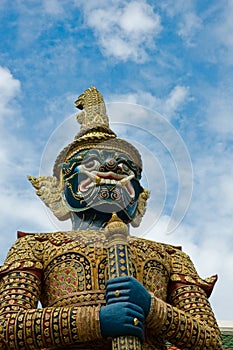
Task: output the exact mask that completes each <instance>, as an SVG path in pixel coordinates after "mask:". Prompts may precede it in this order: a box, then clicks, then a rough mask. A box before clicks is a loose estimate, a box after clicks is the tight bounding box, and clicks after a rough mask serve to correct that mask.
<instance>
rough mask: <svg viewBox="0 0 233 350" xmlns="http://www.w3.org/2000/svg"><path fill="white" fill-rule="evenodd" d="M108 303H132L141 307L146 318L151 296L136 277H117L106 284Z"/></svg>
mask: <svg viewBox="0 0 233 350" xmlns="http://www.w3.org/2000/svg"><path fill="white" fill-rule="evenodd" d="M106 301H107V304H108V305H111V304H114V303H118V302H130V303H133V304H135V305H138V306H139V307H141V308H142V309H143V311H144V316H145V318H146V317H147V316H148V314H149V311H150V306H151V295H150V293H148V291H147V290H146V288H145V287H144V286H143V285H142V284H141V283H140V282H139V281H138V280H136V279H135V278H134V277H129V276H126V277H117V278H113V279H111V280H109V281H108V282H107V284H106Z"/></svg>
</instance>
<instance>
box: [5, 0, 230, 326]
mask: <svg viewBox="0 0 233 350" xmlns="http://www.w3.org/2000/svg"><path fill="white" fill-rule="evenodd" d="M232 31H233V2H232V1H230V0H222V1H217V0H212V1H211V2H210V1H208V2H207V1H206V2H204V1H201V0H199V1H198V0H197V1H195V0H192V1H191V0H176V1H175V2H174V1H171V0H164V1H146V0H141V1H140V0H135V1H131V0H129V1H123V0H118V1H113V0H99V1H98V2H97V1H94V0H89V1H82V0H70V1H62V0H40V1H39V0H30V1H29V0H15V1H14V2H12V1H7V0H1V2H0V161H1V172H0V210H1V222H0V247H1V248H0V263H1V264H2V263H3V261H4V259H5V257H6V254H7V251H8V250H9V248H10V246H11V245H12V244H13V243H14V241H15V240H16V231H17V230H22V231H25V232H50V231H57V230H59V229H60V230H61V229H69V227H70V226H69V223H66V222H65V223H59V222H58V221H56V220H55V219H54V218H53V217H52V214H50V213H49V212H48V210H46V208H45V207H44V205H43V203H42V202H41V201H40V199H39V198H37V197H36V195H35V193H34V190H33V188H32V187H31V185H30V183H29V182H28V180H27V175H34V176H38V174H41V175H52V173H51V172H52V165H53V162H54V160H55V158H56V156H57V155H58V153H59V152H60V150H61V149H62V148H63V147H64V146H65V145H67V144H68V143H69V142H71V141H72V140H73V138H74V136H75V135H76V133H77V132H78V130H79V126H78V124H77V122H76V121H75V114H76V112H77V110H76V109H75V107H74V101H75V100H76V99H77V97H78V96H79V95H80V94H81V93H82V92H83V91H84V90H86V89H87V88H89V87H90V86H93V85H94V86H96V87H97V88H98V90H99V91H100V92H101V93H102V95H103V96H104V99H105V102H106V106H107V110H108V114H109V118H110V121H111V126H112V129H114V131H116V132H117V134H118V136H120V137H122V138H125V139H127V140H129V141H130V142H132V143H134V144H135V145H136V147H138V148H139V149H140V152H141V153H142V156H143V161H144V175H143V180H142V181H143V185H144V186H145V187H147V188H149V189H150V190H151V198H150V200H149V202H148V209H147V213H146V214H145V218H144V221H143V222H142V226H140V227H139V228H138V229H133V230H132V234H135V235H138V236H143V237H144V238H148V239H152V240H156V241H160V242H164V243H169V244H174V245H177V246H182V248H183V250H184V251H185V252H186V253H187V254H189V255H190V257H191V259H192V261H193V262H194V264H195V266H196V268H197V271H198V273H199V274H200V276H201V277H203V278H206V277H209V276H211V275H213V274H218V282H217V284H216V286H215V288H214V291H213V294H212V296H211V298H210V302H211V305H212V307H213V310H214V312H215V315H216V318H217V319H218V320H232V319H233V305H232V291H231V289H232V287H233V274H232V270H233V253H232V251H233V239H232V226H233V225H232V224H233V214H232V213H233V180H232V179H233V166H232V164H233V121H232V118H233V116H232V111H233V99H232V95H233V65H232V62H233V37H232Z"/></svg>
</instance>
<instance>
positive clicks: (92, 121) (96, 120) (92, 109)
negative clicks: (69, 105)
mask: <svg viewBox="0 0 233 350" xmlns="http://www.w3.org/2000/svg"><path fill="white" fill-rule="evenodd" d="M75 106H76V107H77V108H78V109H80V110H81V111H82V112H81V113H79V114H77V120H78V122H79V123H80V124H81V129H80V131H81V133H82V134H83V133H86V132H87V131H88V130H90V129H95V128H100V127H101V128H104V129H109V119H108V116H107V113H106V107H105V103H104V99H103V97H102V95H101V93H100V92H99V91H98V90H97V89H96V88H95V87H94V86H91V87H90V88H89V89H87V90H85V91H84V92H83V93H82V94H81V95H80V96H79V97H78V99H77V100H76V101H75ZM79 136H80V135H79Z"/></svg>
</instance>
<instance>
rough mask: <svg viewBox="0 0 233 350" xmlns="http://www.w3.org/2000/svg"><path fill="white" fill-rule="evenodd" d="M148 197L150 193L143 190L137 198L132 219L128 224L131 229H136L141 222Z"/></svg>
mask: <svg viewBox="0 0 233 350" xmlns="http://www.w3.org/2000/svg"><path fill="white" fill-rule="evenodd" d="M149 197H150V191H148V190H146V189H145V188H143V191H142V192H141V193H140V195H139V197H138V207H137V211H136V215H135V217H134V219H133V220H132V221H131V222H130V224H131V225H132V226H133V227H138V226H139V225H140V223H141V221H142V218H143V215H144V214H145V212H146V202H147V199H148V198H149Z"/></svg>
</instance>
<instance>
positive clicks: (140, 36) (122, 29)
mask: <svg viewBox="0 0 233 350" xmlns="http://www.w3.org/2000/svg"><path fill="white" fill-rule="evenodd" d="M77 5H78V6H79V5H80V3H79V2H78V1H77ZM83 10H84V16H85V19H86V24H87V25H88V26H89V27H90V28H91V29H93V31H94V33H95V35H96V37H97V40H98V42H99V44H100V48H101V50H102V52H103V53H104V54H105V55H106V56H112V57H115V58H116V59H118V60H123V61H126V60H133V61H136V62H144V61H145V60H146V59H147V50H148V49H150V48H151V47H154V45H155V42H154V41H155V38H156V37H157V35H158V34H159V33H160V31H161V23H160V16H159V15H158V14H157V13H155V12H154V9H153V7H152V6H151V5H149V4H147V3H146V2H145V1H130V2H127V3H126V2H124V1H117V2H112V3H111V4H109V2H108V1H101V2H98V5H97V3H96V2H92V1H91V2H88V3H87V2H84V3H83Z"/></svg>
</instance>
